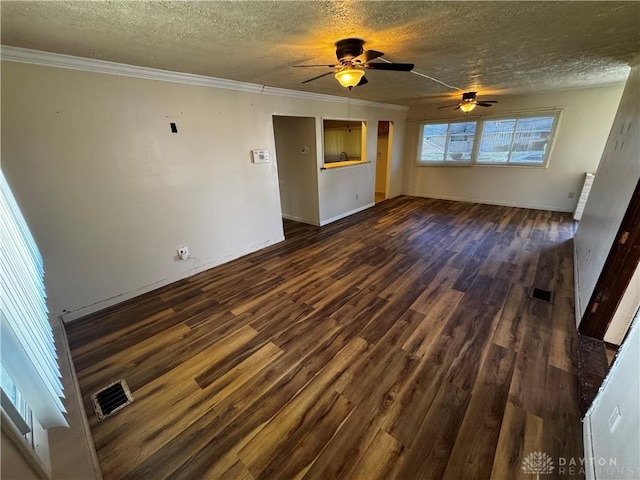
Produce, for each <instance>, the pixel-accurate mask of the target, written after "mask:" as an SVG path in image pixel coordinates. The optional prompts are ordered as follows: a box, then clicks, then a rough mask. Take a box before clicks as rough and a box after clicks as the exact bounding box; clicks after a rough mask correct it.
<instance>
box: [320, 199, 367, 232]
mask: <svg viewBox="0 0 640 480" xmlns="http://www.w3.org/2000/svg"><path fill="white" fill-rule="evenodd" d="M375 205H376V204H375V202H372V203H368V204H366V205H364V206H362V207H358V208H354V209H353V210H349V211H348V212H345V213H341V214H340V215H336V216H335V217H331V218H328V219H326V220H321V221H320V226H321V227H324V226H325V225H328V224H330V223H333V222H336V221H338V220H342V219H343V218H345V217H348V216H350V215H353V214H354V213H358V212H361V211H363V210H366V209H367V208H371V207H374V206H375Z"/></svg>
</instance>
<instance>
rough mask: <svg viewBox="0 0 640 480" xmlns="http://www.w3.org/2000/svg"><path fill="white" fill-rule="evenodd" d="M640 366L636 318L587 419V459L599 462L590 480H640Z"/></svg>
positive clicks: (591, 471) (596, 463)
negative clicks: (639, 372)
mask: <svg viewBox="0 0 640 480" xmlns="http://www.w3.org/2000/svg"><path fill="white" fill-rule="evenodd" d="M638 365H640V321H639V319H638V316H637V315H636V321H635V322H634V324H633V325H632V326H631V330H630V331H629V336H628V337H627V339H626V340H625V342H624V344H623V345H622V347H621V348H620V351H619V353H618V356H617V358H616V360H615V363H614V364H613V366H612V368H611V371H610V372H609V375H608V376H607V378H606V379H605V381H604V384H603V386H602V388H601V390H600V392H598V395H597V397H596V398H595V400H594V402H593V405H592V406H591V408H590V409H589V412H587V415H586V416H585V420H584V422H585V447H586V448H585V457H589V458H594V459H596V461H595V462H593V463H595V465H594V468H593V469H590V470H588V472H587V478H588V479H592V478H595V479H630V480H631V479H633V480H637V479H638V478H640V408H639V407H638V402H640V386H639V384H640V376H639V375H638ZM618 411H619V413H620V415H619V418H617V417H618V415H617V413H616V412H618ZM612 463H615V464H614V465H612Z"/></svg>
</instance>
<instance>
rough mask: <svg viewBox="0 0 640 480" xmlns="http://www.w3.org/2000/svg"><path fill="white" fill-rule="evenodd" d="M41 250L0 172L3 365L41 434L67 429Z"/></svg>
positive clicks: (0, 312)
mask: <svg viewBox="0 0 640 480" xmlns="http://www.w3.org/2000/svg"><path fill="white" fill-rule="evenodd" d="M45 298H46V293H45V289H44V268H43V262H42V257H41V255H40V252H39V251H38V247H37V246H36V243H35V241H34V239H33V237H32V235H31V232H30V231H29V228H28V227H27V224H26V222H25V220H24V218H23V216H22V214H21V213H20V209H19V208H18V205H17V203H16V201H15V199H14V197H13V194H12V193H11V190H10V188H9V185H8V184H7V181H6V179H5V178H4V174H3V173H1V172H0V323H1V331H0V335H1V345H0V346H1V348H2V350H1V360H2V366H3V368H4V370H6V373H8V375H9V376H10V377H11V379H12V381H13V382H14V383H15V385H16V387H17V389H18V390H19V391H20V393H21V394H22V397H23V398H24V400H25V401H26V402H27V403H28V405H29V407H30V408H31V411H32V412H33V416H34V418H35V419H36V420H37V421H38V422H39V423H40V425H42V427H43V428H51V427H59V426H68V424H67V421H66V419H65V417H64V413H65V412H66V410H65V408H64V405H63V404H62V400H61V397H63V396H64V395H63V392H62V383H61V374H60V368H59V366H58V361H57V358H58V357H57V354H56V349H55V345H54V339H53V331H52V329H51V325H50V324H49V320H48V310H47V306H46V302H45Z"/></svg>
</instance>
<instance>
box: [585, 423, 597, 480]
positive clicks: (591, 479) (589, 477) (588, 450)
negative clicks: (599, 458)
mask: <svg viewBox="0 0 640 480" xmlns="http://www.w3.org/2000/svg"><path fill="white" fill-rule="evenodd" d="M582 443H583V444H584V447H583V448H584V458H585V459H590V458H593V439H592V438H591V415H590V414H589V413H587V415H586V416H585V417H584V420H583V421H582ZM584 477H585V480H595V478H596V472H595V467H594V464H593V462H584Z"/></svg>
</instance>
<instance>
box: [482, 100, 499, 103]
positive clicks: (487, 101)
mask: <svg viewBox="0 0 640 480" xmlns="http://www.w3.org/2000/svg"><path fill="white" fill-rule="evenodd" d="M483 102H484V103H498V100H483Z"/></svg>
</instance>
